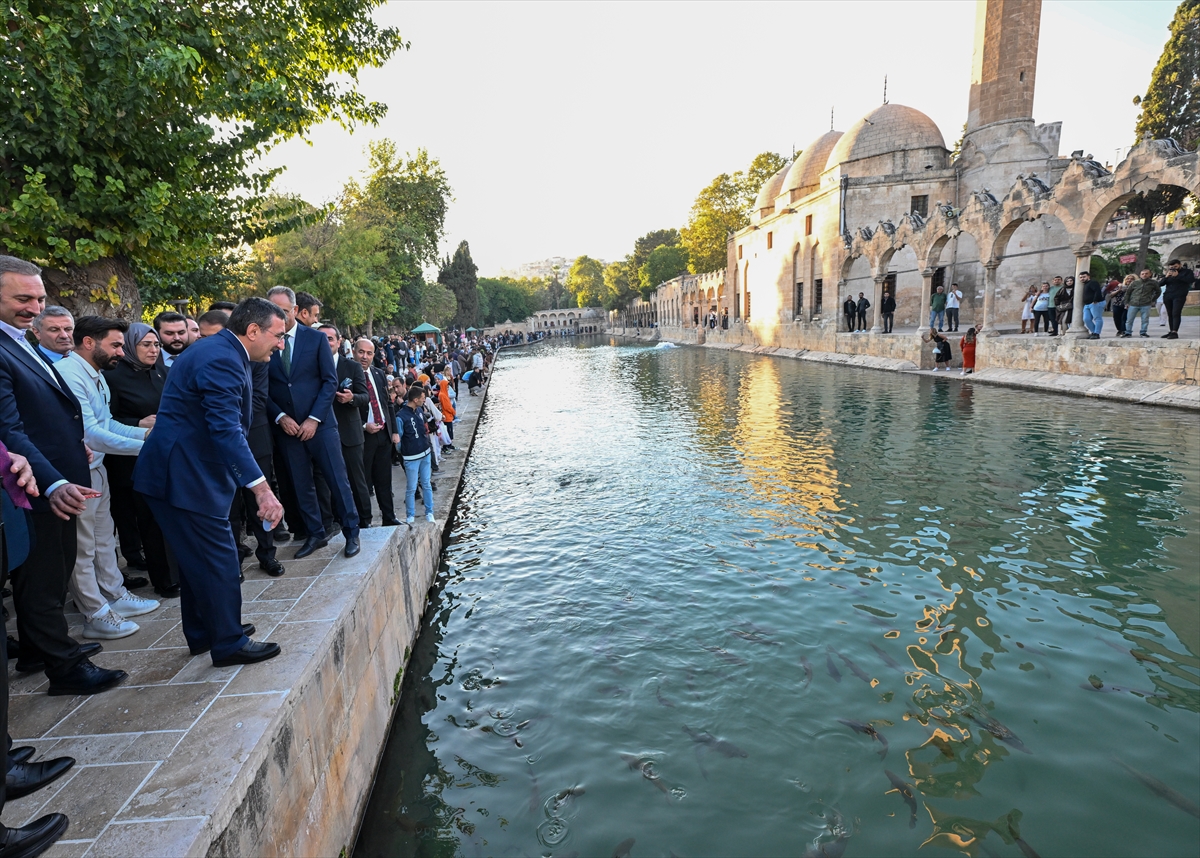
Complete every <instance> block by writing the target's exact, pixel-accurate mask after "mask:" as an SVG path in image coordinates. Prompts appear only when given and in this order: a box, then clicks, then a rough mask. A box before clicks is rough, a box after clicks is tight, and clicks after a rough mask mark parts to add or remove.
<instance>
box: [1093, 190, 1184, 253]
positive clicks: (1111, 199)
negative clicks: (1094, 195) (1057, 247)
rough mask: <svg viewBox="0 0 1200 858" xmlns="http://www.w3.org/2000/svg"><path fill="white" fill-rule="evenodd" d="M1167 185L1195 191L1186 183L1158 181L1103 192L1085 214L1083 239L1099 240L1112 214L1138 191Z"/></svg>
mask: <svg viewBox="0 0 1200 858" xmlns="http://www.w3.org/2000/svg"><path fill="white" fill-rule="evenodd" d="M1164 178H1165V177H1164ZM1167 185H1169V186H1172V187H1176V188H1180V189H1182V190H1184V191H1188V192H1189V193H1195V191H1190V190H1189V189H1188V187H1187V186H1186V185H1178V184H1175V183H1174V182H1168V181H1160V182H1156V183H1154V185H1153V186H1152V187H1147V188H1138V189H1136V190H1131V191H1128V192H1127V193H1123V194H1116V193H1108V194H1104V195H1103V196H1102V197H1101V198H1100V199H1099V200H1097V203H1096V205H1095V206H1094V207H1089V208H1090V211H1089V212H1088V213H1087V214H1086V215H1085V217H1086V218H1087V220H1086V221H1085V223H1086V224H1087V233H1086V235H1085V236H1084V241H1086V242H1088V243H1094V242H1096V241H1097V240H1099V239H1100V238H1101V237H1102V234H1103V232H1104V227H1106V226H1107V225H1108V222H1109V221H1110V220H1112V218H1113V215H1115V214H1116V213H1117V211H1118V210H1119V209H1120V208H1121V206H1123V205H1125V204H1126V203H1127V202H1129V201H1130V200H1131V199H1133V198H1134V197H1136V196H1137V195H1138V193H1139V192H1141V191H1146V190H1154V189H1155V188H1160V187H1163V186H1167Z"/></svg>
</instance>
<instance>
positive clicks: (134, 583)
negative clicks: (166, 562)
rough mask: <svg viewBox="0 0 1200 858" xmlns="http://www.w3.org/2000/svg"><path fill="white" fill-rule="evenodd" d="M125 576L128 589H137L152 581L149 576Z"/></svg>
mask: <svg viewBox="0 0 1200 858" xmlns="http://www.w3.org/2000/svg"><path fill="white" fill-rule="evenodd" d="M123 578H124V581H123V583H124V584H125V589H126V590H136V589H138V588H139V587H145V586H146V585H147V584H149V583H150V579H149V578H145V577H143V576H141V575H134V576H132V577H131V576H129V575H124V576H123Z"/></svg>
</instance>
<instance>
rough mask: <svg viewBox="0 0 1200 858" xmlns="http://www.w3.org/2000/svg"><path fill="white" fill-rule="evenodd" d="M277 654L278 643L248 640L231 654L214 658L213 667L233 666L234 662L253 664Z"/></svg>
mask: <svg viewBox="0 0 1200 858" xmlns="http://www.w3.org/2000/svg"><path fill="white" fill-rule="evenodd" d="M277 655H279V644H277V643H270V642H269V641H250V642H249V643H247V644H246V645H245V646H244V647H242V648H241V649H239V650H238V651H237V652H235V653H234V654H233V655H228V656H226V657H225V658H214V659H213V667H233V666H234V665H235V664H254V663H255V662H259V661H266V660H267V659H268V658H274V657H275V656H277Z"/></svg>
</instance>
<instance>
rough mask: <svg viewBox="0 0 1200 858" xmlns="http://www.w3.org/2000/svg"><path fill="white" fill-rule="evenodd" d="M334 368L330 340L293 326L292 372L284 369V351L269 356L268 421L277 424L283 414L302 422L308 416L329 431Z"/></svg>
mask: <svg viewBox="0 0 1200 858" xmlns="http://www.w3.org/2000/svg"><path fill="white" fill-rule="evenodd" d="M336 370H337V368H336V366H335V365H334V362H333V352H331V351H330V350H329V340H328V339H326V338H325V335H324V334H322V333H321V332H320V331H318V330H315V329H313V328H310V327H308V326H306V325H297V326H296V341H295V342H294V343H292V371H291V373H287V372H284V370H283V352H282V351H277V352H275V353H274V354H272V355H271V372H270V378H271V384H270V389H269V392H268V396H267V407H268V412H269V413H268V415H267V417H268V419H269V420H270V421H271V422H272V423H275V422H276V418H277V417H278V416H279V415H280V414H281V413H282V414H286V415H288V416H289V417H291V418H292V419H293V420H295V421H296V422H297V423H303V422H304V421H305V420H307V419H308V418H309V417H315V418H317V419H318V420H320V421H321V426H320V427H319V429H318V431H320V429H325V428H328V429H330V430H332V429H333V428H334V426H335V424H334V416H333V394H334V393H335V392H337V383H338V378H337V371H336Z"/></svg>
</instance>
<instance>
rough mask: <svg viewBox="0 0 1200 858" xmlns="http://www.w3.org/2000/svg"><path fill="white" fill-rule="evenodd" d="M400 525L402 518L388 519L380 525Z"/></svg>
mask: <svg viewBox="0 0 1200 858" xmlns="http://www.w3.org/2000/svg"><path fill="white" fill-rule="evenodd" d="M399 526H400V520H399V519H397V518H389V519H386V520H385V521H384V522H383V524H381V525H380V527H399Z"/></svg>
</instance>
